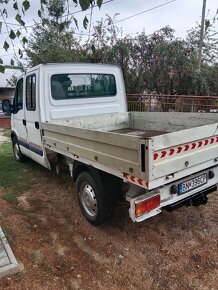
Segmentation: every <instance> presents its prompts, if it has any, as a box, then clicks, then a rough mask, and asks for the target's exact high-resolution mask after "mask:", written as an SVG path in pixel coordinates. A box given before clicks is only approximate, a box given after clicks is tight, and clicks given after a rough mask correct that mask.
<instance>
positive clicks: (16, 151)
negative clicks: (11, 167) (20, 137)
mask: <svg viewBox="0 0 218 290" xmlns="http://www.w3.org/2000/svg"><path fill="white" fill-rule="evenodd" d="M14 155H15V158H16V159H20V148H19V146H18V144H17V143H15V144H14Z"/></svg>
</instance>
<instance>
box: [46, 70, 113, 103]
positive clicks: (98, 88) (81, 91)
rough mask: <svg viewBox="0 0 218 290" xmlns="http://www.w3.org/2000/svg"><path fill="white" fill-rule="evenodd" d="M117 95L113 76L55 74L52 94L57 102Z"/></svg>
mask: <svg viewBox="0 0 218 290" xmlns="http://www.w3.org/2000/svg"><path fill="white" fill-rule="evenodd" d="M116 93H117V89H116V82H115V77H114V76H113V75H111V74H54V75H52V76H51V94H52V98H53V99H55V100H63V99H78V98H98V97H113V96H115V95H116Z"/></svg>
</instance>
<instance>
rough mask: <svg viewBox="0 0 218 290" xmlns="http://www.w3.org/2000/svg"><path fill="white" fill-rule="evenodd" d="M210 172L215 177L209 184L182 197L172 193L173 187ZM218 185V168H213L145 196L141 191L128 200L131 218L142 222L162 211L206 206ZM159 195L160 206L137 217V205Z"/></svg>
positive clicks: (209, 180)
mask: <svg viewBox="0 0 218 290" xmlns="http://www.w3.org/2000/svg"><path fill="white" fill-rule="evenodd" d="M209 171H213V173H214V176H213V178H209V179H208V181H207V183H206V184H204V185H202V186H201V187H197V188H195V189H193V190H191V191H189V192H187V193H184V194H180V195H179V194H172V193H171V187H172V186H173V185H174V186H175V185H176V186H178V184H179V183H181V182H185V181H188V180H190V178H195V177H198V176H199V175H201V174H204V173H206V174H209ZM216 184H218V166H215V167H211V168H208V169H207V170H203V171H200V172H198V173H195V174H192V175H189V176H187V177H186V178H183V179H180V180H177V181H176V182H173V183H170V184H167V185H165V186H162V187H159V188H156V189H155V190H152V191H148V192H145V193H144V194H142V193H141V192H140V191H141V189H140V191H139V192H138V194H137V195H136V196H135V197H132V198H129V199H128V201H129V202H130V208H129V214H130V217H131V219H132V220H133V221H134V222H142V221H143V220H146V219H148V218H150V217H152V216H155V215H157V214H159V213H160V212H161V210H162V209H164V210H168V211H173V210H175V209H177V208H179V207H181V206H184V205H186V206H190V205H193V206H197V205H200V204H206V203H207V195H208V194H209V193H212V192H214V191H216V190H217V186H216ZM157 194H159V195H160V198H161V201H160V205H159V206H158V207H157V208H155V209H154V210H151V211H149V212H145V213H144V214H143V215H141V216H139V217H136V212H135V205H136V203H137V202H142V201H143V200H145V199H147V198H150V197H152V196H154V195H157Z"/></svg>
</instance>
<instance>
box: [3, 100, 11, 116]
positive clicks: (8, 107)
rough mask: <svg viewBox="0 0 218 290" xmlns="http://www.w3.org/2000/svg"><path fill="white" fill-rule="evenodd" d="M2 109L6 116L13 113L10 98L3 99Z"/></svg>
mask: <svg viewBox="0 0 218 290" xmlns="http://www.w3.org/2000/svg"><path fill="white" fill-rule="evenodd" d="M2 111H3V113H4V114H5V115H6V116H10V115H11V104H10V101H9V100H3V101H2Z"/></svg>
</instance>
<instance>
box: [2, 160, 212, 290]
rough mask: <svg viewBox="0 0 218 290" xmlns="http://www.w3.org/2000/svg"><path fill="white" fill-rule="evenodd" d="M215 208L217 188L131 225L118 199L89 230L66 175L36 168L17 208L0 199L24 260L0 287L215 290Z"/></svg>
mask: <svg viewBox="0 0 218 290" xmlns="http://www.w3.org/2000/svg"><path fill="white" fill-rule="evenodd" d="M23 166H24V167H25V164H24V165H23ZM2 192H4V188H1V193H2ZM217 208H218V192H216V193H212V194H210V195H209V202H208V204H207V205H205V206H200V207H198V208H194V207H190V208H181V209H179V210H177V211H175V212H173V213H167V212H162V213H161V214H160V215H157V216H156V217H154V218H151V219H149V220H147V221H145V222H143V223H139V224H134V223H132V222H131V220H130V218H129V217H128V208H127V206H126V204H119V205H118V206H117V208H116V212H115V215H114V217H113V219H112V220H111V222H110V223H108V224H106V225H103V226H100V227H93V226H92V225H90V224H89V223H88V222H87V221H86V220H85V218H84V217H83V216H82V215H81V213H80V210H79V207H78V205H77V201H76V198H75V194H74V185H73V183H72V180H71V179H70V178H67V177H65V176H62V177H57V176H56V175H55V174H53V175H52V174H51V173H49V172H48V174H47V173H45V171H44V170H42V172H41V174H40V173H37V175H36V177H35V180H34V184H33V186H32V188H31V190H28V191H25V193H24V194H23V195H21V196H20V197H19V202H18V204H17V205H14V204H11V203H9V202H6V201H5V200H2V199H0V224H1V226H2V228H3V230H4V229H5V232H7V233H8V236H9V240H10V243H11V247H12V249H13V251H14V254H15V256H16V258H17V260H18V261H19V262H20V263H21V265H23V271H22V272H21V273H20V274H17V275H15V276H11V277H8V278H5V279H3V280H1V281H0V289H54V290H56V289H58V290H59V289H112V290H113V289H114V290H115V289H116V290H117V289H119V290H120V289H149V290H150V289H157V290H162V289H173V290H175V289H183V290H186V289H187V290H194V289H196V290H201V289H202V290H203V289H216V288H217V277H218V264H217V261H218V253H217V240H218V227H217V216H218V211H217Z"/></svg>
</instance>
